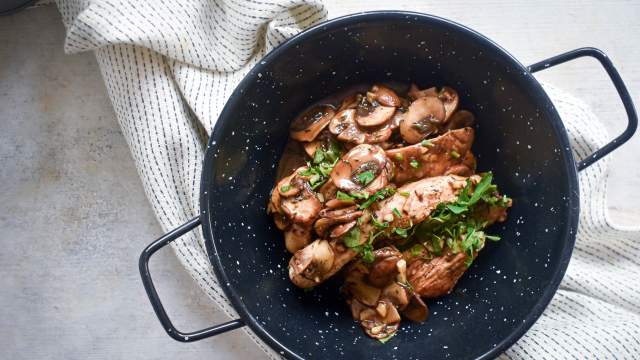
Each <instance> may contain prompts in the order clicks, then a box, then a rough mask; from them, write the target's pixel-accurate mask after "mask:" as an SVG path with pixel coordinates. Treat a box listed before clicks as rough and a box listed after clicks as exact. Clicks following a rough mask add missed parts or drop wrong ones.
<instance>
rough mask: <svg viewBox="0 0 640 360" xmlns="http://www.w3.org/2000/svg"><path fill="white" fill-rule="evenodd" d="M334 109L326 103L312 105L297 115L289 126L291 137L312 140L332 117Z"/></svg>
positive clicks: (299, 139)
mask: <svg viewBox="0 0 640 360" xmlns="http://www.w3.org/2000/svg"><path fill="white" fill-rule="evenodd" d="M334 115H335V110H334V108H333V106H331V105H328V104H320V105H313V106H311V107H310V108H308V109H307V110H305V111H303V112H302V114H300V115H298V117H296V118H295V119H294V120H293V122H292V123H291V126H290V128H289V134H290V136H291V138H292V139H295V140H298V141H312V140H313V139H315V138H316V136H318V134H319V133H320V131H322V129H324V128H325V126H327V124H329V121H331V119H332V118H333V117H334Z"/></svg>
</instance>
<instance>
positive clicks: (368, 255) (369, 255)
mask: <svg viewBox="0 0 640 360" xmlns="http://www.w3.org/2000/svg"><path fill="white" fill-rule="evenodd" d="M361 253H362V261H364V262H366V263H369V264H370V263H372V262H374V261H375V259H376V256H375V255H374V254H373V246H372V245H371V244H365V245H363V246H362V251H361Z"/></svg>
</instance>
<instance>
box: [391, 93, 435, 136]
mask: <svg viewBox="0 0 640 360" xmlns="http://www.w3.org/2000/svg"><path fill="white" fill-rule="evenodd" d="M444 119H445V109H444V105H443V103H442V101H440V99H438V98H437V97H422V98H419V99H416V100H415V101H414V102H412V103H411V105H410V106H409V109H408V110H407V113H406V114H405V116H404V119H403V120H402V122H401V123H400V135H402V139H404V141H406V142H408V143H409V144H416V143H419V142H420V141H422V140H423V139H425V138H426V137H427V136H429V135H431V134H434V133H436V132H437V131H438V124H440V123H442V122H443V121H444Z"/></svg>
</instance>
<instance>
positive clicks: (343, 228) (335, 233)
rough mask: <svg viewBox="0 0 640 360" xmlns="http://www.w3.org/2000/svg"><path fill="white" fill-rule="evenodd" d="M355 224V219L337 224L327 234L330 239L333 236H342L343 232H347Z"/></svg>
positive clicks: (333, 237)
mask: <svg viewBox="0 0 640 360" xmlns="http://www.w3.org/2000/svg"><path fill="white" fill-rule="evenodd" d="M354 226H356V221H355V220H354V221H351V222H348V223H344V224H341V225H338V226H336V227H334V228H333V230H331V233H330V234H329V237H330V238H332V239H335V238H339V237H341V236H343V235H344V234H346V233H347V232H349V230H351V229H353V227H354Z"/></svg>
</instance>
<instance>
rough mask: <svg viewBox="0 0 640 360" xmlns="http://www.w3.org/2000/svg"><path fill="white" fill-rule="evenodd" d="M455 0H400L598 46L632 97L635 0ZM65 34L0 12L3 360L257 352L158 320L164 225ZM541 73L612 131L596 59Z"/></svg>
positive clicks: (203, 318)
mask: <svg viewBox="0 0 640 360" xmlns="http://www.w3.org/2000/svg"><path fill="white" fill-rule="evenodd" d="M463 3H464V2H463V1H449V2H439V3H437V6H436V3H435V2H433V3H426V2H410V1H405V0H401V1H395V2H394V7H395V8H407V9H409V8H410V9H414V10H421V11H426V12H429V11H431V12H434V10H433V9H434V8H437V11H438V14H439V15H441V16H444V17H448V18H452V19H454V20H457V21H460V22H462V23H465V24H468V25H469V26H471V27H474V28H476V29H477V30H479V31H481V32H483V33H485V34H486V35H488V36H490V37H492V38H493V39H494V40H496V41H498V42H499V43H501V44H502V45H503V46H504V47H506V48H507V49H509V50H510V51H512V52H513V53H514V54H515V55H516V56H517V57H518V58H520V59H521V60H522V61H523V62H524V63H531V62H534V61H537V60H539V59H541V58H544V57H546V56H549V55H553V54H556V53H559V52H561V51H563V50H567V49H570V48H573V47H577V46H581V45H593V46H598V47H601V48H603V49H605V50H606V51H607V52H609V53H610V55H611V56H612V58H613V60H614V62H615V63H616V64H617V65H618V67H619V69H620V71H621V72H622V74H623V76H624V78H625V80H626V81H627V83H628V84H629V86H630V89H631V91H632V93H633V94H634V99H635V100H636V103H640V100H639V99H638V94H640V70H638V69H640V66H639V65H640V56H638V55H640V48H639V47H638V46H637V44H636V41H637V39H638V38H639V35H640V23H639V22H638V21H637V19H638V18H639V16H638V15H640V11H639V5H638V3H631V2H622V1H619V2H608V1H605V2H602V1H598V2H596V1H588V2H585V1H583V2H578V1H565V2H548V3H545V4H542V5H540V3H539V2H536V4H538V5H536V6H533V5H528V3H529V2H527V1H521V2H515V3H518V4H517V6H516V5H513V3H512V5H504V2H500V1H488V2H483V3H482V5H476V7H475V8H469V7H468V6H467V5H463ZM531 3H533V2H531ZM329 7H330V9H332V12H331V13H332V16H336V15H339V14H341V13H347V12H351V11H356V10H361V9H362V7H360V6H359V5H358V3H357V2H356V1H355V0H346V1H343V2H342V3H341V5H340V6H339V7H337V5H335V4H332V3H330V4H329ZM370 7H375V5H371V6H370ZM380 7H381V6H380ZM63 41H64V29H63V26H62V24H61V23H60V19H59V15H58V13H57V10H56V9H55V8H54V7H41V8H36V9H30V10H26V11H24V12H21V13H18V14H16V15H12V16H9V17H4V18H0V189H1V190H0V359H167V358H180V359H204V358H207V359H254V358H262V354H261V352H259V351H258V350H257V349H256V348H255V346H254V345H253V343H252V342H251V341H250V340H248V339H247V338H246V337H245V336H244V335H242V333H241V332H238V331H236V332H232V333H228V334H225V335H221V336H219V337H217V338H215V339H208V340H204V341H202V342H199V343H193V344H179V343H177V342H174V341H173V340H171V339H170V338H168V337H167V336H166V335H165V333H164V331H163V330H162V329H161V327H160V326H159V324H158V322H157V320H156V318H155V315H154V314H153V312H152V310H151V308H150V306H149V304H148V301H147V299H146V296H145V295H144V291H143V289H142V286H141V284H140V281H139V277H138V271H137V257H138V254H139V252H140V250H141V249H142V248H143V247H144V246H145V245H146V244H147V243H148V242H149V241H150V240H152V239H153V238H155V237H157V236H158V235H160V233H161V231H160V229H159V226H158V224H157V222H156V220H155V218H154V216H153V213H152V211H151V210H150V208H149V206H148V204H147V201H146V198H145V196H144V193H143V190H142V186H141V184H140V181H139V179H138V177H137V174H136V171H135V168H134V167H133V161H132V160H131V157H130V155H129V151H128V149H127V147H126V144H125V142H124V139H123V138H122V134H121V133H120V130H119V128H118V125H117V123H116V121H115V119H114V113H113V110H112V109H111V105H110V103H109V100H108V98H107V97H106V93H105V88H104V85H103V83H102V79H101V77H100V74H99V72H98V69H97V65H96V61H95V59H94V57H93V55H92V54H79V55H71V56H67V55H64V54H63V52H62V44H63ZM541 77H542V78H543V79H544V80H547V81H549V82H551V83H555V84H558V85H562V86H563V87H564V88H566V89H568V90H571V91H573V92H574V93H576V94H578V95H579V96H581V97H583V98H584V99H585V100H586V101H587V102H589V103H591V104H593V105H594V107H595V109H596V112H597V113H598V114H600V115H601V116H602V118H603V120H604V121H605V122H606V123H607V124H609V125H610V127H611V129H612V132H613V131H616V130H619V129H620V128H621V127H622V120H621V119H622V111H621V107H620V106H619V104H618V102H617V100H616V98H615V95H614V93H613V89H612V87H611V86H610V85H609V83H608V82H607V79H606V77H605V75H604V74H603V73H602V71H601V70H600V69H599V68H598V67H597V66H596V65H595V64H594V63H592V62H589V61H584V62H579V63H576V64H575V65H568V66H567V67H565V68H563V69H558V70H553V71H551V72H549V73H548V74H544V75H543V76H541ZM639 138H640V137H636V138H635V139H634V140H633V142H632V143H630V144H629V145H627V146H625V147H624V148H622V149H621V150H620V151H618V152H617V153H616V154H615V155H614V156H613V159H612V160H613V161H612V164H611V169H612V176H611V186H610V188H611V192H610V204H611V208H612V210H613V212H614V213H613V217H614V218H616V219H618V220H619V221H620V222H623V223H631V224H633V223H637V222H638V220H640V193H639V192H637V191H635V189H637V188H638V185H640V181H639V180H638V176H639V175H640V170H639V169H638V167H637V166H635V165H637V164H638V160H637V154H638V153H639V152H640V139H639ZM152 272H153V273H154V274H155V278H156V279H157V282H158V283H159V284H158V285H159V291H160V295H161V297H162V298H163V300H164V302H165V304H166V306H167V308H168V311H169V313H170V315H171V316H172V317H173V319H174V321H175V323H176V325H177V326H178V327H179V328H183V329H196V328H200V327H204V326H207V325H209V324H213V323H215V322H219V321H224V320H226V316H225V315H224V314H222V313H220V312H218V311H217V309H216V308H215V306H213V305H212V304H211V303H210V302H209V300H208V299H207V298H206V297H205V296H204V295H203V294H202V293H201V292H200V290H199V289H198V288H197V287H196V286H195V284H194V283H193V282H192V281H191V279H190V278H189V277H188V276H187V275H186V274H185V273H184V272H183V271H182V270H181V268H180V265H179V264H178V262H177V260H176V259H175V258H174V257H173V255H172V253H171V252H170V251H168V250H167V251H162V252H160V253H159V254H158V255H157V256H156V257H155V259H154V261H153V263H152Z"/></svg>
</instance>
